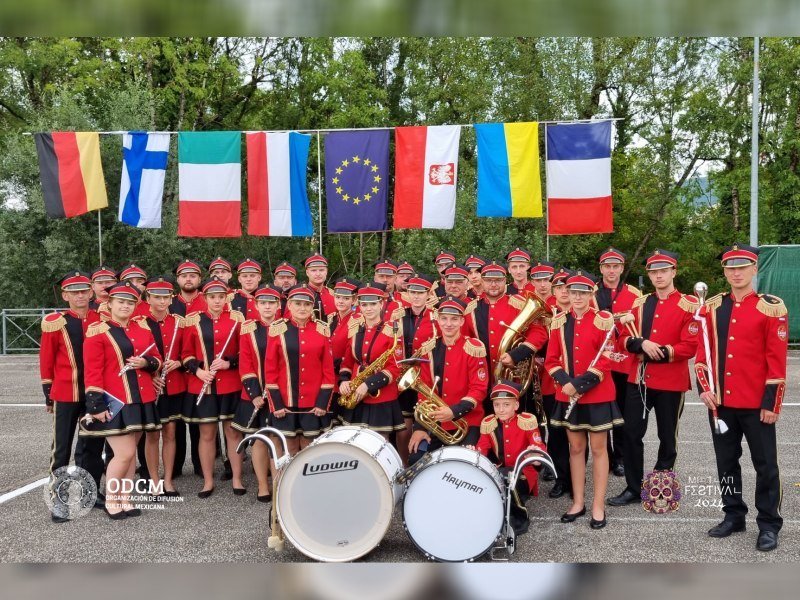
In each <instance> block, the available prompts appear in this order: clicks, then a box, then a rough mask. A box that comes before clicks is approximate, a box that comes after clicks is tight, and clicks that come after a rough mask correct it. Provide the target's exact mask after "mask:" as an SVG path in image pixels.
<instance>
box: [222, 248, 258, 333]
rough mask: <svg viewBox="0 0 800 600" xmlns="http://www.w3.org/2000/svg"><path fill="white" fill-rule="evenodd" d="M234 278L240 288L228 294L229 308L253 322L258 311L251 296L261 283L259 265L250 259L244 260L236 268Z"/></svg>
mask: <svg viewBox="0 0 800 600" xmlns="http://www.w3.org/2000/svg"><path fill="white" fill-rule="evenodd" d="M236 277H237V279H238V280H239V285H241V286H242V287H241V289H238V290H233V291H232V292H231V293H229V294H228V300H229V302H230V308H231V310H236V311H239V312H240V313H242V314H243V315H244V316H245V318H246V319H250V320H255V319H257V318H258V311H257V310H256V304H255V301H254V300H253V294H254V293H255V291H256V290H257V289H258V286H259V284H260V283H261V265H260V264H259V263H258V261H255V260H253V259H252V258H245V259H244V260H243V261H242V262H240V263H239V266H237V267H236Z"/></svg>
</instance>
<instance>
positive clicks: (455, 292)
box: [444, 263, 471, 304]
mask: <svg viewBox="0 0 800 600" xmlns="http://www.w3.org/2000/svg"><path fill="white" fill-rule="evenodd" d="M468 275H469V271H467V268H466V267H465V266H464V265H460V264H458V263H453V264H452V265H450V266H449V267H447V269H445V271H444V291H445V293H446V294H447V295H448V296H452V297H453V298H458V299H459V300H461V301H462V302H463V303H464V304H469V301H470V300H471V298H470V297H469V295H468V294H467V291H468V290H469V279H468Z"/></svg>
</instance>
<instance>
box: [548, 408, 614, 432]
mask: <svg viewBox="0 0 800 600" xmlns="http://www.w3.org/2000/svg"><path fill="white" fill-rule="evenodd" d="M568 406H569V402H556V406H555V408H554V409H553V415H552V417H551V418H550V425H552V426H554V427H565V428H567V429H569V430H570V431H608V430H609V429H611V428H612V427H616V426H617V425H622V423H624V421H623V419H622V413H621V412H620V411H619V407H618V406H617V403H616V401H615V400H610V401H609V402H597V403H592V404H581V403H580V402H578V404H576V405H575V408H574V409H573V410H572V413H570V415H569V419H567V418H566V413H567V407H568Z"/></svg>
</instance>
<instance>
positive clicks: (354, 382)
mask: <svg viewBox="0 0 800 600" xmlns="http://www.w3.org/2000/svg"><path fill="white" fill-rule="evenodd" d="M392 327H393V330H394V331H393V332H394V343H393V344H392V345H391V346H389V348H387V349H386V350H385V351H384V352H383V354H381V355H380V356H379V357H378V358H376V359H375V360H373V361H372V362H371V363H370V364H368V365H367V366H366V367H364V368H363V369H362V370H361V371H359V372H358V373H356V376H355V377H353V378H352V379H351V380H350V393H349V394H347V395H346V396H340V397H339V406H343V407H344V408H347V409H351V410H352V409H353V408H355V407H356V405H358V403H359V400H356V389H357V388H358V386H360V385H361V384H362V383H364V382H365V381H366V380H367V379H368V378H369V377H372V376H373V375H375V373H378V372H379V371H381V370H383V367H385V366H386V363H387V362H389V359H390V358H391V357H392V354H394V351H395V349H396V348H397V343H398V340H399V337H400V336H399V335H398V334H397V322H396V321H395V322H394V323H392ZM380 393H381V391H380V390H378V393H377V394H375V397H376V398H377V397H378V396H379V395H380Z"/></svg>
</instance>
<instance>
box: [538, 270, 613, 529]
mask: <svg viewBox="0 0 800 600" xmlns="http://www.w3.org/2000/svg"><path fill="white" fill-rule="evenodd" d="M566 285H567V288H568V289H569V292H570V301H571V304H572V307H571V308H570V311H569V312H567V313H560V314H559V315H558V316H557V317H554V318H553V320H552V322H551V324H550V341H549V342H548V344H547V356H546V358H545V368H546V369H547V371H548V372H549V373H550V375H551V376H552V377H553V379H554V380H555V382H556V384H557V388H559V389H557V391H556V400H557V401H558V405H557V406H556V408H555V410H554V412H553V417H552V418H551V419H550V424H551V425H552V426H555V427H564V428H566V429H567V439H568V440H569V450H570V468H571V474H572V492H573V497H574V498H573V501H572V506H571V507H570V510H569V511H567V512H566V513H564V515H562V517H561V521H562V522H563V523H571V522H573V521H575V519H577V518H578V517H580V516H582V515H584V514H586V506H585V503H584V486H585V481H586V458H585V455H584V453H585V451H586V432H587V431H588V432H589V446H590V449H591V452H592V480H593V482H594V495H593V502H592V513H591V514H592V518H591V521H590V525H591V527H592V529H600V528H602V527H605V525H606V515H605V505H604V501H605V494H606V487H607V485H608V454H607V451H606V435H607V432H608V430H609V429H611V427H613V426H614V425H615V424H622V415H621V414H620V412H619V408H618V407H617V404H616V402H614V384H613V382H612V380H611V378H610V377H609V376H608V374H609V370H610V367H611V365H610V362H611V361H610V359H609V358H608V357H607V356H606V354H607V351H606V350H604V348H605V343H606V340H607V339H609V333H610V332H611V330H612V329H613V327H614V317H613V315H612V314H611V313H609V312H605V311H597V310H595V309H594V308H592V307H591V306H590V302H591V299H592V295H593V293H594V286H595V282H594V279H593V278H592V277H591V276H589V275H587V274H585V273H583V272H582V271H577V272H576V273H575V274H573V275H572V276H571V277H570V278H569V279H567V284H566ZM579 344H580V345H579ZM595 359H596V360H595ZM593 363H594V364H593ZM572 397H577V404H575V405H574V407H573V410H572V411H571V413H570V415H569V417H567V416H566V413H567V412H568V404H569V403H570V398H572Z"/></svg>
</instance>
